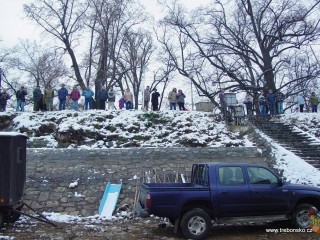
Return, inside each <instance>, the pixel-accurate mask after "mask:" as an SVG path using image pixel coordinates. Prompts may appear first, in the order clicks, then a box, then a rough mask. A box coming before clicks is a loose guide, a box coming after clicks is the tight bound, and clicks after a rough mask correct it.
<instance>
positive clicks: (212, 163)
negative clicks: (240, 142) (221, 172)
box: [195, 162, 267, 167]
mask: <svg viewBox="0 0 320 240" xmlns="http://www.w3.org/2000/svg"><path fill="white" fill-rule="evenodd" d="M200 164H206V165H208V166H217V165H224V166H264V167H266V166H267V165H266V164H261V163H245V162H205V163H195V165H200Z"/></svg>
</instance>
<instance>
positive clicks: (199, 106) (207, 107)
mask: <svg viewBox="0 0 320 240" xmlns="http://www.w3.org/2000/svg"><path fill="white" fill-rule="evenodd" d="M195 105H196V111H200V112H212V111H213V108H214V104H213V103H212V102H198V103H196V104H195Z"/></svg>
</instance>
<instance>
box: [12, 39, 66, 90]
mask: <svg viewBox="0 0 320 240" xmlns="http://www.w3.org/2000/svg"><path fill="white" fill-rule="evenodd" d="M16 49H17V53H16V54H15V55H14V56H12V57H11V58H10V62H11V66H14V67H15V68H16V69H18V70H20V71H23V72H25V73H26V77H27V78H28V79H29V81H28V83H29V85H30V86H41V87H43V88H46V87H47V86H49V85H50V86H52V87H55V86H57V85H58V83H59V80H61V79H62V78H65V77H67V76H68V71H67V68H66V65H65V63H64V60H63V57H62V56H61V54H59V53H57V51H55V49H48V48H44V47H43V46H41V45H39V44H37V43H35V42H33V43H30V42H28V41H26V42H21V45H20V47H17V48H16Z"/></svg>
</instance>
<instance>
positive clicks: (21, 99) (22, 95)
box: [16, 86, 28, 112]
mask: <svg viewBox="0 0 320 240" xmlns="http://www.w3.org/2000/svg"><path fill="white" fill-rule="evenodd" d="M27 94H28V93H27V91H26V90H25V88H24V86H21V87H20V90H18V91H17V93H16V98H17V106H16V111H17V112H18V111H19V109H20V110H21V112H24V105H25V102H26V95H27Z"/></svg>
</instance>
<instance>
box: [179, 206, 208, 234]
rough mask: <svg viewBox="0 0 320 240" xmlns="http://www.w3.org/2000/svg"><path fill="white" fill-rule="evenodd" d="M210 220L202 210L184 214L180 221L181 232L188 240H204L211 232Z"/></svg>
mask: <svg viewBox="0 0 320 240" xmlns="http://www.w3.org/2000/svg"><path fill="white" fill-rule="evenodd" d="M211 226H212V224H211V219H210V217H209V215H208V214H207V213H206V212H205V211H204V210H202V209H192V210H190V211H189V212H186V213H185V214H184V215H183V217H182V220H181V224H180V227H181V231H182V233H183V235H184V236H185V237H186V238H188V239H204V238H205V237H206V236H207V235H208V234H209V233H210V231H211Z"/></svg>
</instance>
